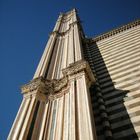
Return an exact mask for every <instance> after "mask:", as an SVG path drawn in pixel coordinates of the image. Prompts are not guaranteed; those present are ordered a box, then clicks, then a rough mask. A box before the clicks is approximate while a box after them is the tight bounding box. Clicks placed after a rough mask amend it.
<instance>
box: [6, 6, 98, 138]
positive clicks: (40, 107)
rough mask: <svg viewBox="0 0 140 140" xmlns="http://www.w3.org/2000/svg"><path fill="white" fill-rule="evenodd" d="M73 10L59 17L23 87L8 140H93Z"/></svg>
mask: <svg viewBox="0 0 140 140" xmlns="http://www.w3.org/2000/svg"><path fill="white" fill-rule="evenodd" d="M81 39H82V38H81V34H80V30H79V24H78V18H77V15H76V10H75V9H73V10H72V11H70V12H67V13H65V14H60V15H59V17H58V20H57V22H56V25H55V27H54V30H53V32H52V33H51V35H50V38H49V40H48V43H47V45H46V48H45V50H44V53H43V55H42V58H41V60H40V62H39V65H38V67H37V70H36V72H35V75H34V78H33V80H32V81H31V82H29V83H27V84H26V85H24V86H22V88H21V90H22V94H23V101H22V104H21V107H20V109H19V112H18V114H17V117H16V119H15V122H14V124H13V127H12V129H11V131H10V134H9V137H8V140H16V139H20V140H23V139H24V140H26V139H30V140H52V139H53V140H62V139H63V140H76V139H77V138H78V140H93V139H94V140H95V138H96V134H95V128H94V123H93V122H92V121H91V120H92V109H91V105H90V104H91V103H90V99H89V87H90V85H91V84H93V83H94V82H95V80H94V76H93V74H92V71H91V69H90V66H89V64H88V63H87V62H86V61H85V60H84V57H83V52H82V43H81Z"/></svg>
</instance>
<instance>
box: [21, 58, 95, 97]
mask: <svg viewBox="0 0 140 140" xmlns="http://www.w3.org/2000/svg"><path fill="white" fill-rule="evenodd" d="M81 72H85V74H86V77H87V78H88V82H90V84H91V83H93V82H95V79H94V76H93V74H92V71H91V69H90V66H89V64H88V62H86V61H85V60H80V61H77V62H75V63H72V64H71V65H70V66H69V67H67V68H65V69H63V70H62V73H63V77H62V78H61V79H52V80H48V79H45V78H43V77H39V78H35V79H33V80H32V81H30V82H29V83H27V84H25V85H23V86H22V87H21V92H22V93H23V94H26V93H29V92H32V91H35V90H36V91H37V92H38V91H39V92H41V93H43V94H46V95H48V96H50V98H51V99H52V98H54V97H53V96H56V97H61V96H62V92H64V91H67V90H68V89H69V88H68V87H69V81H70V80H69V79H71V77H72V76H74V77H76V76H75V75H77V74H79V73H81ZM37 92H36V93H37ZM59 94H61V95H59Z"/></svg>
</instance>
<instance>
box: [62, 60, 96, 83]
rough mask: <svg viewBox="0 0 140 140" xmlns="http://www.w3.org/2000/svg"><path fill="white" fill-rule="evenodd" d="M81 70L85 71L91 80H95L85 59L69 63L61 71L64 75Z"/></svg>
mask: <svg viewBox="0 0 140 140" xmlns="http://www.w3.org/2000/svg"><path fill="white" fill-rule="evenodd" d="M81 71H85V73H86V74H87V77H88V79H89V80H90V81H91V82H94V81H95V79H94V76H93V73H92V71H91V68H90V66H89V64H88V62H87V61H85V60H79V61H77V62H74V63H72V64H70V65H69V67H67V68H65V69H63V70H62V73H63V75H64V76H71V75H74V74H77V73H79V72H81Z"/></svg>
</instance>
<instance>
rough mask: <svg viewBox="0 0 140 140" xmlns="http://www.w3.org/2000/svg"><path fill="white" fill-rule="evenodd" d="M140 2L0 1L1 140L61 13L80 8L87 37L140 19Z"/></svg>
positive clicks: (83, 0) (4, 137) (103, 0)
mask: <svg viewBox="0 0 140 140" xmlns="http://www.w3.org/2000/svg"><path fill="white" fill-rule="evenodd" d="M139 6H140V0H0V74H1V80H0V96H1V98H0V140H6V138H7V135H8V133H9V130H10V128H11V126H12V123H13V121H14V119H15V116H16V113H17V111H18V108H19V105H20V103H21V100H22V95H21V94H20V86H21V85H23V84H25V83H27V82H28V81H29V80H31V79H32V77H33V74H34V72H35V69H36V67H37V65H38V62H39V60H40V57H41V55H42V53H43V50H44V47H45V44H46V42H47V40H48V36H49V33H50V32H51V31H52V29H53V27H54V25H55V22H56V20H57V17H58V15H59V13H60V12H66V11H68V10H71V9H73V8H77V10H78V14H79V16H80V19H81V21H82V25H83V28H84V31H85V34H86V35H87V36H88V37H92V36H96V35H99V34H101V33H103V32H106V31H109V30H111V29H113V28H115V27H118V26H121V25H123V24H126V23H128V22H131V21H134V20H136V19H138V18H140V8H139Z"/></svg>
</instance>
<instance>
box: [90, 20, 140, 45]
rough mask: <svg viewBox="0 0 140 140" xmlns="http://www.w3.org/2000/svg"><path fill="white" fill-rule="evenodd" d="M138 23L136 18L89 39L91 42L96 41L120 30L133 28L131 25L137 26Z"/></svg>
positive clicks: (139, 21)
mask: <svg viewBox="0 0 140 140" xmlns="http://www.w3.org/2000/svg"><path fill="white" fill-rule="evenodd" d="M138 25H140V19H138V20H136V21H133V22H131V23H128V24H126V25H123V26H121V27H119V28H116V29H114V30H111V31H109V32H107V33H104V34H102V35H99V36H97V37H95V38H91V39H90V40H91V43H94V42H98V41H100V40H103V39H105V38H108V37H110V36H113V35H116V34H118V33H120V32H123V31H125V30H128V29H130V28H133V27H135V26H138Z"/></svg>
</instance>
